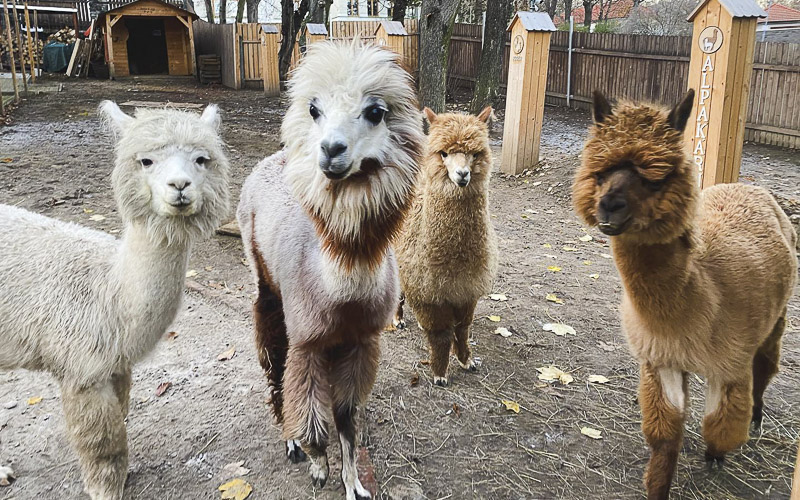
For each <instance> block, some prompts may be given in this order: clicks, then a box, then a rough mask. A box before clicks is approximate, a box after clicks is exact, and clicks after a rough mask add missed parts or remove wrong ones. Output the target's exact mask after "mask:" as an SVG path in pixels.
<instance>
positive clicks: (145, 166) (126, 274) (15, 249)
mask: <svg viewBox="0 0 800 500" xmlns="http://www.w3.org/2000/svg"><path fill="white" fill-rule="evenodd" d="M100 111H101V113H102V114H103V115H104V116H105V118H106V119H107V120H108V121H109V122H111V124H112V125H113V127H114V129H115V131H116V132H117V135H118V141H117V145H116V165H115V168H114V171H113V173H112V175H111V180H112V184H113V188H114V194H115V196H116V200H117V206H118V209H119V214H120V216H121V218H122V221H123V223H124V229H123V236H122V239H121V240H117V239H115V238H114V237H113V236H110V235H108V234H106V233H102V232H99V231H94V230H91V229H88V228H86V227H83V226H79V225H77V224H72V223H66V222H61V221H58V220H55V219H51V218H48V217H44V216H41V215H38V214H34V213H31V212H28V211H25V210H21V209H19V208H14V207H10V206H5V205H0V369H13V368H26V369H29V370H45V371H49V372H50V373H52V374H53V376H55V377H56V378H57V379H58V380H59V382H60V384H61V392H62V399H63V402H64V413H65V415H66V419H67V430H68V432H69V436H70V440H71V442H72V445H73V446H74V448H75V450H76V451H77V453H78V458H79V461H80V466H81V471H82V474H83V479H84V484H85V488H86V491H87V492H88V493H89V495H90V496H91V497H92V498H93V499H98V500H100V499H102V500H107V499H108V500H111V499H114V500H116V499H120V498H122V491H123V487H124V484H125V478H126V476H127V467H128V445H127V438H126V432H125V423H124V418H125V416H126V415H127V412H128V394H129V390H130V384H131V367H132V365H133V364H134V363H136V362H137V361H139V360H140V359H142V357H143V356H145V355H146V354H148V353H149V352H150V351H151V350H152V349H153V348H154V347H155V345H156V343H157V342H158V341H159V339H160V338H161V337H162V336H163V334H164V332H165V331H166V329H167V327H168V326H169V324H170V323H171V322H172V321H173V319H174V318H175V315H176V313H177V310H178V306H179V304H180V301H181V296H182V293H183V283H184V276H185V273H186V266H187V262H188V259H189V251H190V247H191V243H192V241H193V240H195V239H196V238H198V237H201V236H204V235H208V234H209V233H211V231H212V230H213V229H214V228H215V227H216V226H217V224H218V222H219V220H220V218H221V217H223V216H224V214H225V213H226V211H227V210H228V196H229V195H228V161H227V159H226V157H225V154H224V152H223V144H222V141H221V139H220V137H219V133H218V128H219V118H218V115H217V108H216V106H209V107H208V108H206V110H205V111H204V112H203V114H202V116H198V115H196V114H190V113H184V112H180V111H170V110H139V111H137V113H136V115H135V117H131V116H128V115H126V114H125V113H123V112H122V111H121V110H120V109H119V108H118V107H117V105H116V104H114V103H112V102H109V101H105V102H103V103H102V104H101V106H100ZM44 270H47V272H43V271H44Z"/></svg>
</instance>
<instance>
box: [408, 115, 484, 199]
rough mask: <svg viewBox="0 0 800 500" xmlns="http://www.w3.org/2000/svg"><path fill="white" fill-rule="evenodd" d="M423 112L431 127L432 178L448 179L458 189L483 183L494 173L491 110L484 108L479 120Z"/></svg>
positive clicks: (468, 116) (469, 117)
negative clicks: (481, 180)
mask: <svg viewBox="0 0 800 500" xmlns="http://www.w3.org/2000/svg"><path fill="white" fill-rule="evenodd" d="M424 111H425V115H426V117H427V118H428V121H429V122H430V124H431V128H430V131H429V134H428V136H429V140H428V150H429V155H430V156H429V162H431V163H432V165H433V168H434V171H433V172H429V175H430V174H433V175H434V177H435V178H438V179H444V178H446V179H449V180H450V181H451V182H452V183H453V184H455V185H456V186H458V187H459V188H464V187H467V186H468V185H469V183H470V181H472V180H473V179H483V178H485V177H486V176H487V175H489V174H490V173H491V172H490V169H491V150H490V149H489V128H488V126H487V122H488V121H489V118H490V117H491V115H492V108H491V107H487V108H485V109H484V110H483V111H481V113H480V114H479V115H478V116H471V115H462V114H440V115H437V114H436V113H434V112H433V111H432V110H431V109H430V108H425V110H424ZM442 167H443V168H442Z"/></svg>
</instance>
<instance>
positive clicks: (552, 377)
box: [536, 365, 574, 385]
mask: <svg viewBox="0 0 800 500" xmlns="http://www.w3.org/2000/svg"><path fill="white" fill-rule="evenodd" d="M536 371H538V372H539V375H538V378H539V380H544V381H545V382H555V381H558V382H561V383H562V384H564V385H567V384H571V383H572V382H573V380H574V379H573V378H572V375H570V374H569V373H567V372H563V371H561V370H559V369H558V368H556V367H555V366H552V365H550V366H543V367H541V368H537V369H536Z"/></svg>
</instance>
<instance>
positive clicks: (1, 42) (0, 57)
mask: <svg viewBox="0 0 800 500" xmlns="http://www.w3.org/2000/svg"><path fill="white" fill-rule="evenodd" d="M26 35H27V33H25V32H23V33H21V34H20V36H22V54H23V56H24V57H25V63H26V64H28V65H30V63H29V61H30V58H29V56H28V39H27V38H26ZM30 37H31V45H32V46H33V51H34V57H36V58H37V59H36V60H37V61H38V63H39V64H41V63H42V52H43V51H44V42H42V40H38V41H37V40H36V37H35V35H34V34H33V33H31V34H30ZM11 41H12V43H13V50H14V59H15V60H16V59H19V51H18V50H17V39H16V37H12V39H11ZM0 61H2V65H3V66H6V67H8V66H9V57H8V40H7V39H6V37H5V36H4V37H0ZM17 64H19V61H17Z"/></svg>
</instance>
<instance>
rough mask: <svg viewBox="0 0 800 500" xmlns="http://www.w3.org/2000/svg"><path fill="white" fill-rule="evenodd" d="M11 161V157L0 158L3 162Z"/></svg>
mask: <svg viewBox="0 0 800 500" xmlns="http://www.w3.org/2000/svg"><path fill="white" fill-rule="evenodd" d="M12 161H14V159H13V158H0V162H3V163H11V162H12Z"/></svg>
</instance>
